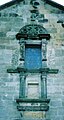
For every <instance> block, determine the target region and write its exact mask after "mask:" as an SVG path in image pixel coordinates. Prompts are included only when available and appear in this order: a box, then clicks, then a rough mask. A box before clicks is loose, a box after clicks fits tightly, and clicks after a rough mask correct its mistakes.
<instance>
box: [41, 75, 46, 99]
mask: <svg viewBox="0 0 64 120" xmlns="http://www.w3.org/2000/svg"><path fill="white" fill-rule="evenodd" d="M41 98H47V76H44V75H43V74H42V75H41Z"/></svg>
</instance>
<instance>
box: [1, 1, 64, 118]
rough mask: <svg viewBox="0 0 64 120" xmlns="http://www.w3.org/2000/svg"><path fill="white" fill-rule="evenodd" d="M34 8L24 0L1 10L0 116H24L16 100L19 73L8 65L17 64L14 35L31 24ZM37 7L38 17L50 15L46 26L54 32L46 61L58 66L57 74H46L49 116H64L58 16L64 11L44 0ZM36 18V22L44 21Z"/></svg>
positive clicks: (63, 33) (62, 34) (63, 39)
mask: <svg viewBox="0 0 64 120" xmlns="http://www.w3.org/2000/svg"><path fill="white" fill-rule="evenodd" d="M32 9H34V8H33V7H32V6H31V5H30V0H25V3H24V4H22V3H20V4H17V5H13V6H11V7H9V8H6V9H4V10H2V11H0V120H5V119H6V120H21V116H20V114H19V112H18V111H17V109H16V103H15V99H16V98H18V97H19V76H18V75H17V73H16V74H12V73H11V74H10V73H7V69H8V68H9V66H11V65H13V67H15V66H17V65H18V62H19V60H18V54H19V52H18V51H17V50H18V48H19V47H18V41H16V38H15V35H16V34H17V33H18V31H19V30H20V29H21V28H22V27H23V26H25V25H28V24H31V21H30V16H31V13H30V10H32ZM37 9H38V11H39V13H40V14H39V15H41V16H38V17H39V18H38V20H40V19H43V18H45V19H48V22H46V23H43V27H44V28H45V29H46V30H48V32H49V33H50V35H51V39H50V41H49V42H48V47H47V65H48V67H51V68H52V69H53V68H54V69H55V68H56V69H59V73H58V74H57V75H56V74H51V75H48V77H47V96H48V97H49V98H50V99H51V102H50V109H49V111H48V112H47V120H48V119H50V120H64V28H63V27H62V25H61V23H57V21H58V20H59V19H62V20H63V19H64V13H62V11H60V10H59V9H57V8H54V7H52V6H51V5H48V4H47V3H45V4H44V1H41V0H40V1H39V6H38V8H37ZM36 18H37V17H36ZM36 18H35V21H36V24H40V25H42V23H38V20H37V19H36ZM31 74H32V73H31ZM32 77H33V75H32V76H31V78H32ZM35 78H36V77H35ZM35 78H34V79H35ZM22 119H23V120H24V119H27V120H30V119H31V118H22ZM32 119H33V118H32ZM35 119H36V118H35ZM37 119H38V118H37ZM41 119H42V118H41ZM39 120H40V118H39Z"/></svg>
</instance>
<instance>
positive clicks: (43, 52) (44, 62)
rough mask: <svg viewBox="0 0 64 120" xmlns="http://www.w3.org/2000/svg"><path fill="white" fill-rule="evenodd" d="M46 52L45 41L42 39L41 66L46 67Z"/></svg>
mask: <svg viewBox="0 0 64 120" xmlns="http://www.w3.org/2000/svg"><path fill="white" fill-rule="evenodd" d="M46 53H47V41H46V39H42V68H44V67H47V62H46V61H47V59H46Z"/></svg>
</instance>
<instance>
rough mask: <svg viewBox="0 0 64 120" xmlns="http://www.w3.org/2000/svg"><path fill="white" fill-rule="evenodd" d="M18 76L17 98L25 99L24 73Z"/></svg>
mask: <svg viewBox="0 0 64 120" xmlns="http://www.w3.org/2000/svg"><path fill="white" fill-rule="evenodd" d="M19 76H20V88H19V89H20V90H19V98H25V87H26V77H25V75H24V73H20V75H19Z"/></svg>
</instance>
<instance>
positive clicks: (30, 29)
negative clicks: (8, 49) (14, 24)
mask: <svg viewBox="0 0 64 120" xmlns="http://www.w3.org/2000/svg"><path fill="white" fill-rule="evenodd" d="M16 38H17V39H18V40H20V39H21V38H25V39H42V38H47V39H49V38H50V35H49V34H48V32H47V30H46V29H45V28H44V27H43V26H41V25H37V24H29V25H26V26H24V27H22V28H21V29H20V31H19V33H18V34H17V35H16Z"/></svg>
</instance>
